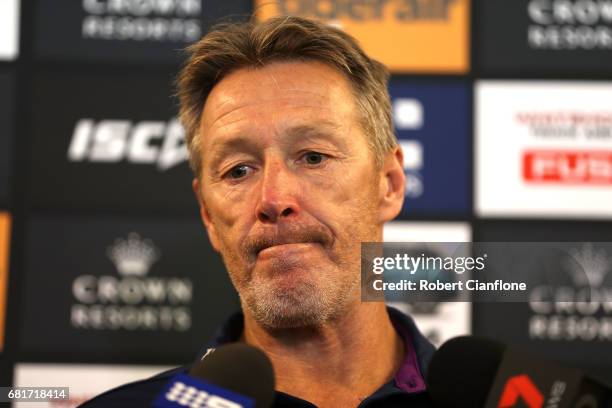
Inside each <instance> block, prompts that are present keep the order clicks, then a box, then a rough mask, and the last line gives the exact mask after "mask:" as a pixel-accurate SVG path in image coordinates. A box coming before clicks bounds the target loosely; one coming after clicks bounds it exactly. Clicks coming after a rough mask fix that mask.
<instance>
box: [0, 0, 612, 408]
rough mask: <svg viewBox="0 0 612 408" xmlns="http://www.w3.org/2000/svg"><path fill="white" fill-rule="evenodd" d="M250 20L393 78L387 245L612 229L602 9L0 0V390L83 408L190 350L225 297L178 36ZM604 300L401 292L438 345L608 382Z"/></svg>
mask: <svg viewBox="0 0 612 408" xmlns="http://www.w3.org/2000/svg"><path fill="white" fill-rule="evenodd" d="M253 13H255V14H256V18H259V19H264V18H268V17H270V16H274V15H280V14H295V15H302V16H307V17H312V18H317V19H321V20H324V21H326V22H328V23H330V24H333V25H335V26H337V27H340V28H342V29H344V30H346V31H347V32H349V33H350V34H352V35H354V36H355V37H357V38H358V40H359V41H360V43H361V44H362V45H363V47H364V48H365V49H366V51H367V52H368V53H369V54H370V55H372V56H373V57H375V58H377V59H379V60H380V61H382V62H383V63H385V64H386V65H387V66H388V67H389V68H390V69H391V71H392V78H391V81H390V84H389V92H390V94H391V97H392V100H393V117H394V123H395V129H396V132H397V135H398V137H399V140H400V143H401V145H402V147H403V148H404V154H405V157H406V162H405V164H404V170H405V172H406V175H407V182H406V201H405V206H404V209H403V210H402V212H401V215H400V217H399V219H398V220H397V221H396V222H394V223H391V224H389V225H388V226H387V228H386V230H385V239H386V240H389V241H403V240H413V241H455V242H456V241H471V240H474V241H482V240H490V241H534V240H536V241H537V240H542V241H547V240H548V241H550V240H552V241H612V1H610V0H564V1H560V0H516V1H507V0H476V1H474V0H473V1H468V0H421V1H413V0H398V1H394V2H387V1H372V2H361V1H356V0H355V1H353V0H343V1H340V0H253V1H252V0H232V1H222V0H209V1H206V2H204V1H203V0H173V1H154V0H141V1H121V2H118V1H110V0H80V1H74V0H56V1H53V2H50V1H44V0H38V1H35V0H32V1H27V2H25V1H24V2H20V1H19V0H0V384H1V385H11V384H12V385H49V386H51V385H57V386H70V387H71V393H72V394H71V395H72V400H73V401H72V403H73V404H76V403H77V402H79V401H82V400H84V399H87V398H89V397H90V396H91V395H93V394H95V393H98V392H100V391H103V390H104V389H107V388H110V387H112V386H114V385H116V384H118V383H121V382H126V381H128V380H130V379H138V378H143V377H145V376H147V375H150V374H153V373H155V372H158V371H159V370H161V369H163V367H166V366H172V365H178V364H183V363H186V362H189V361H191V360H192V358H193V357H194V355H195V353H196V352H197V351H198V349H199V348H200V347H202V346H203V345H204V344H205V343H206V340H207V339H208V338H209V337H210V336H211V335H212V333H213V331H214V329H215V328H216V327H217V326H218V325H219V324H220V323H221V322H222V321H223V319H224V317H225V316H227V315H228V314H230V313H231V312H232V311H233V310H235V309H237V307H238V302H237V297H236V295H235V292H234V290H233V289H232V287H231V284H230V283H229V280H228V278H227V276H226V272H225V271H224V268H223V265H222V263H221V260H220V258H219V256H218V255H217V254H215V253H214V251H213V250H212V249H211V247H210V244H209V242H208V241H207V237H206V234H205V232H204V229H203V227H202V225H201V222H200V221H199V217H198V212H197V206H196V202H195V199H194V198H193V196H192V193H191V189H190V178H191V177H190V171H189V169H188V167H187V164H186V157H187V156H186V150H185V146H184V139H183V137H184V134H183V129H182V128H181V126H180V124H179V123H178V121H177V119H176V115H177V101H176V99H174V98H173V97H172V96H171V95H172V93H173V89H172V81H173V78H174V76H175V75H176V73H177V71H178V69H179V66H180V63H181V61H182V60H183V54H182V53H181V49H182V48H184V47H185V46H186V45H188V44H190V43H192V42H193V41H195V40H197V39H198V38H200V37H201V35H203V34H204V33H205V32H206V31H207V30H208V29H209V27H210V26H211V24H213V23H215V22H217V21H221V20H228V19H233V20H244V19H247V18H249V16H250V15H251V14H253ZM355 188H359V186H355ZM599 267H600V269H601V271H600V272H601V273H602V274H610V276H612V258H611V259H607V260H605V262H603V263H601V265H600V266H599ZM569 293H572V292H571V288H570V291H569ZM602 296H603V297H602V298H601V299H600V301H599V302H598V303H596V304H592V305H591V307H590V308H588V309H587V308H581V307H579V305H578V299H572V298H571V297H570V298H569V299H568V298H564V299H563V300H564V301H565V302H566V303H563V305H565V306H564V307H555V306H554V305H553V306H552V307H549V308H537V307H535V308H534V307H533V306H531V305H529V304H506V305H504V304H500V305H492V304H475V305H472V304H466V303H442V302H441V303H439V304H435V303H432V304H429V305H428V306H427V307H423V306H422V305H421V306H419V305H414V304H410V303H409V299H407V300H406V301H402V300H401V299H400V300H399V301H395V302H394V305H395V306H397V307H399V308H401V309H403V310H405V311H407V312H409V313H412V315H413V316H414V317H415V318H416V319H417V321H418V322H419V325H420V327H421V328H422V329H423V331H424V332H425V333H426V334H427V335H428V336H429V337H430V338H431V339H432V341H434V342H435V343H437V344H440V343H441V342H443V341H444V340H446V339H448V338H449V337H452V336H455V335H458V334H464V333H474V334H479V335H485V336H489V337H493V338H497V339H499V340H502V341H504V342H509V343H513V344H518V345H521V346H523V347H525V348H527V349H531V350H533V351H537V352H539V353H540V354H542V355H546V356H548V357H551V358H554V359H557V360H560V361H562V362H566V363H568V364H573V365H579V366H583V367H585V368H587V369H589V370H591V371H593V372H596V373H599V374H602V375H603V376H604V377H606V378H608V379H612V359H610V353H609V352H608V351H609V349H610V347H612V307H611V306H610V305H611V304H612V298H610V297H609V296H611V295H610V294H609V293H607V294H606V293H603V295H602ZM606 296H607V297H606ZM500 316H503V317H504V318H503V319H501V318H500ZM606 350H608V351H606ZM94 379H95V380H94ZM43 383H44V384H43ZM94 384H95V385H94ZM38 406H42V405H38Z"/></svg>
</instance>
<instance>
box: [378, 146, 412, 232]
mask: <svg viewBox="0 0 612 408" xmlns="http://www.w3.org/2000/svg"><path fill="white" fill-rule="evenodd" d="M380 171H381V178H380V221H381V222H387V221H391V220H392V219H394V218H395V217H397V216H398V214H399V213H400V211H401V210H402V205H403V204H404V190H405V188H406V176H405V175H404V153H403V152H402V148H401V147H400V146H397V147H395V148H394V149H393V150H392V151H390V152H389V153H388V154H387V156H386V157H385V160H384V162H383V165H382V168H381V170H380Z"/></svg>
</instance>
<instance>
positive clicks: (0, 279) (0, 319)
mask: <svg viewBox="0 0 612 408" xmlns="http://www.w3.org/2000/svg"><path fill="white" fill-rule="evenodd" d="M10 227H11V219H10V217H9V215H8V214H6V213H0V351H2V349H3V348H4V327H5V320H6V303H7V294H8V290H7V289H8V267H9V247H10V246H9V241H10V229H11V228H10Z"/></svg>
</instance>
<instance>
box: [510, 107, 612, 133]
mask: <svg viewBox="0 0 612 408" xmlns="http://www.w3.org/2000/svg"><path fill="white" fill-rule="evenodd" d="M515 120H516V123H517V124H518V125H519V126H526V127H527V128H528V130H529V135H530V136H532V137H534V138H537V139H544V140H549V139H557V140H574V139H576V138H583V139H585V140H593V141H597V140H612V112H610V111H599V112H581V111H577V110H576V111H574V110H572V111H561V110H560V111H522V112H518V113H517V114H516V116H515Z"/></svg>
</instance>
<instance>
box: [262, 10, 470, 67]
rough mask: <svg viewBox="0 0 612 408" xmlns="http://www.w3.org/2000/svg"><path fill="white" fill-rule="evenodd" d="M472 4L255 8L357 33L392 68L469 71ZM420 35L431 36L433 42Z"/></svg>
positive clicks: (265, 14) (367, 48)
mask: <svg viewBox="0 0 612 408" xmlns="http://www.w3.org/2000/svg"><path fill="white" fill-rule="evenodd" d="M468 4H469V2H468V1H466V0H419V1H416V0H400V1H395V2H388V1H384V0H375V1H369V2H364V1H360V0H272V1H270V0H256V2H255V10H256V15H257V18H258V19H259V20H265V19H268V18H270V17H273V16H277V15H298V16H303V17H309V18H314V19H318V20H323V21H326V22H328V23H329V24H331V25H334V26H336V27H338V28H341V29H343V30H345V31H346V32H348V33H349V34H351V35H353V36H354V37H355V38H357V39H358V40H359V42H360V44H361V45H362V46H363V47H364V49H365V51H366V52H367V53H368V54H369V55H371V56H372V57H373V58H375V59H377V60H379V61H381V62H382V63H384V64H385V65H387V66H388V67H389V68H390V69H392V70H422V71H438V70H440V71H454V72H465V71H466V70H467V68H468V47H467V29H468V22H467V15H468ZM397 38H402V41H401V42H398V41H397ZM420 38H427V41H426V43H427V44H425V42H423V41H421V40H419V39H420Z"/></svg>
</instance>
